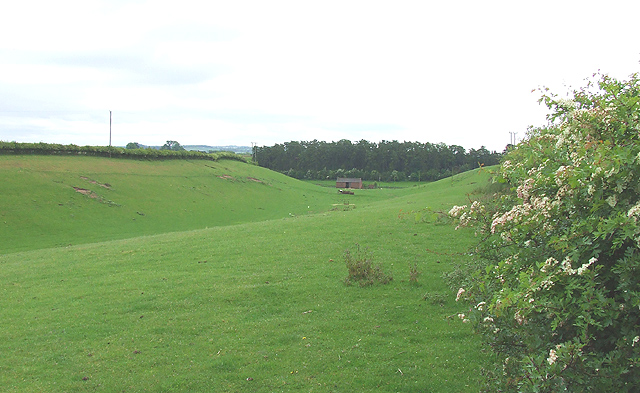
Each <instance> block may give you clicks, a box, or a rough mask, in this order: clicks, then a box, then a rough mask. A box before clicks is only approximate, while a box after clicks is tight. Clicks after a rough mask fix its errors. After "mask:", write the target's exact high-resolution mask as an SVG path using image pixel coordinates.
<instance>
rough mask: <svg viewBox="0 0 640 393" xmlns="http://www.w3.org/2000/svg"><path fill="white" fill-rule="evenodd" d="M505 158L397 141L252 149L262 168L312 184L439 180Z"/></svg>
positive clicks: (481, 151)
mask: <svg viewBox="0 0 640 393" xmlns="http://www.w3.org/2000/svg"><path fill="white" fill-rule="evenodd" d="M501 156H502V153H497V152H495V151H494V152H490V151H489V150H487V149H486V148H485V147H484V146H482V147H481V148H480V149H470V150H468V151H467V150H465V149H464V148H463V147H462V146H457V145H445V144H444V143H438V144H433V143H420V142H406V141H405V142H398V141H397V140H393V141H384V140H383V141H382V142H379V143H375V142H369V141H366V140H360V141H358V142H356V143H352V142H351V141H350V140H347V139H342V140H339V141H337V142H324V141H323V142H320V141H318V140H313V141H309V142H305V141H301V142H296V141H291V142H285V143H282V144H275V145H273V146H261V147H258V146H256V147H254V150H253V158H254V161H256V162H257V163H258V165H260V166H262V167H265V168H269V169H271V170H275V171H278V172H282V173H284V174H286V175H288V176H291V177H294V178H296V179H311V180H325V179H333V178H336V177H356V178H362V179H363V180H370V181H403V180H411V181H434V180H438V179H442V178H445V177H448V176H451V175H453V174H455V173H459V172H463V171H467V170H470V169H474V168H477V167H479V166H481V165H487V166H489V165H495V164H498V163H499V162H500V157H501Z"/></svg>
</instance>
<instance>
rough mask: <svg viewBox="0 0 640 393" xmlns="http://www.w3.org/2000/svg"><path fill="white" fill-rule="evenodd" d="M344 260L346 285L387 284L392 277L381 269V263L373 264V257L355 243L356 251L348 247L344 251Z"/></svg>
mask: <svg viewBox="0 0 640 393" xmlns="http://www.w3.org/2000/svg"><path fill="white" fill-rule="evenodd" d="M344 262H345V264H346V266H347V270H348V272H349V274H348V275H347V277H346V278H345V279H344V283H345V284H346V285H353V284H354V283H357V284H359V285H360V286H361V287H366V286H369V285H374V284H388V283H389V282H390V281H391V280H393V277H391V275H388V274H385V273H384V272H383V271H382V265H380V264H377V265H374V264H373V258H372V257H371V254H370V253H369V250H368V249H366V248H365V249H361V248H360V245H359V244H356V251H355V252H354V253H352V252H351V251H350V250H349V249H347V250H345V252H344Z"/></svg>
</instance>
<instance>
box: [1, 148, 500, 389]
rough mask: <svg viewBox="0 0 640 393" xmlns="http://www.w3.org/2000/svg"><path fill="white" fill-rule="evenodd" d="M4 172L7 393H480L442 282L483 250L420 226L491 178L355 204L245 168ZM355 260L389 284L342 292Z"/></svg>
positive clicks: (75, 166)
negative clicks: (414, 273) (377, 268)
mask: <svg viewBox="0 0 640 393" xmlns="http://www.w3.org/2000/svg"><path fill="white" fill-rule="evenodd" d="M0 162H1V163H2V164H0V165H1V168H2V169H1V171H2V176H3V179H5V178H6V179H7V181H3V186H2V187H3V190H2V191H3V192H2V196H1V197H0V198H2V205H1V206H2V220H3V221H7V224H4V225H5V228H4V229H3V231H4V232H3V233H2V236H3V240H2V242H3V244H2V247H3V249H4V250H7V249H9V250H12V251H13V252H11V253H5V254H2V255H0V266H1V267H2V269H0V282H1V283H2V296H1V297H0V352H1V353H2V354H3V357H2V360H0V386H2V387H3V389H2V390H3V391H6V392H36V391H78V392H82V391H105V392H110V391H133V392H137V391H157V392H164V391H177V392H188V391H212V392H214V391H229V392H245V391H254V392H273V391H318V392H330V391H349V392H350V391H361V392H366V391H371V392H373V391H375V392H380V391H382V392H384V391H388V392H396V391H430V392H450V391H456V392H471V391H478V386H479V380H480V378H481V375H480V363H481V361H482V356H481V354H480V347H479V345H480V344H479V340H478V339H477V337H475V336H473V335H472V334H471V331H470V328H469V326H468V325H466V324H462V323H460V322H459V321H456V320H457V318H456V317H455V315H456V313H457V312H459V311H460V310H458V308H457V304H456V303H455V301H454V295H452V294H451V292H450V290H448V289H447V288H446V287H445V285H444V283H443V281H442V279H441V275H442V273H443V272H445V271H448V270H450V269H451V268H452V264H453V263H454V262H455V261H456V260H457V259H458V258H461V257H462V254H463V253H464V251H465V250H466V247H467V246H468V245H470V244H472V242H473V233H472V232H470V231H466V230H459V231H455V230H454V229H453V228H452V227H451V226H450V225H443V224H440V223H438V222H423V220H422V219H421V218H422V217H423V216H424V214H423V213H425V212H426V211H425V210H424V209H425V207H430V208H432V209H434V210H448V209H449V208H450V207H451V205H453V204H461V203H464V202H465V200H466V197H465V195H466V194H467V193H469V192H472V191H473V190H474V189H476V188H477V187H478V186H479V185H482V184H483V183H484V182H486V179H487V177H488V175H487V173H486V172H482V173H479V172H467V173H463V174H460V175H458V176H456V177H454V178H452V179H446V180H444V181H440V182H436V183H432V184H428V185H425V186H420V187H411V188H407V189H393V190H362V191H356V193H355V195H353V196H345V195H339V194H337V193H336V190H335V189H332V188H326V187H324V188H323V187H318V186H314V185H313V184H309V183H303V182H299V181H296V180H293V179H289V178H286V177H283V176H281V175H278V174H275V173H273V172H269V171H267V170H264V169H261V168H258V167H255V166H251V165H248V164H244V163H240V162H235V161H233V162H232V161H230V162H226V161H221V162H216V163H211V162H206V163H205V162H202V163H200V162H186V161H185V162H176V161H171V162H163V161H159V162H158V161H153V162H151V161H150V162H144V161H129V160H108V159H99V158H88V157H33V156H29V157H0ZM250 178H251V179H250ZM253 179H255V180H253ZM94 182H95V183H94ZM7 186H9V187H8V188H7ZM106 186H108V188H107V187H106ZM73 187H77V188H83V189H86V190H89V191H90V192H87V193H85V194H83V193H80V192H78V191H77V190H76V189H74V188H73ZM7 190H10V192H7ZM91 192H93V193H95V194H96V196H93V194H91ZM354 206H355V208H354ZM139 213H142V214H144V215H141V214H139ZM134 219H135V220H134ZM7 226H12V227H13V228H14V229H15V230H16V231H19V234H14V233H13V232H12V231H11V230H8V229H6V227H7ZM207 226H208V227H209V228H205V227H207ZM198 228H200V229H198ZM163 232H164V233H163ZM168 232H171V233H168ZM154 233H155V234H156V235H153V234H154ZM5 235H10V236H12V238H11V240H10V241H7V240H5V238H4V236H5ZM23 237H30V238H31V239H24V238H23ZM67 239H74V240H73V241H71V240H67ZM107 240H108V241H107ZM67 241H68V242H69V243H71V244H72V246H68V245H67V246H66V247H54V248H45V247H50V246H56V245H60V244H65V243H67ZM13 243H16V244H15V245H14V244H13ZM358 247H359V248H360V249H362V250H364V249H368V250H369V251H368V252H369V255H370V257H371V258H373V260H374V262H375V263H380V264H381V265H382V268H383V269H384V271H385V272H386V273H388V274H391V275H392V276H393V277H394V279H393V281H392V282H391V283H390V284H388V285H379V286H373V287H366V288H360V287H357V286H346V285H344V284H343V280H344V278H345V277H346V272H347V271H346V268H345V264H344V258H343V255H344V251H345V249H350V250H351V251H353V252H356V249H357V248H358ZM27 249H31V251H19V252H16V251H18V250H27ZM5 252H6V251H5ZM410 266H415V267H417V269H418V270H419V271H421V272H422V275H421V276H420V277H419V279H418V282H417V283H412V282H409V277H410ZM425 299H426V301H425Z"/></svg>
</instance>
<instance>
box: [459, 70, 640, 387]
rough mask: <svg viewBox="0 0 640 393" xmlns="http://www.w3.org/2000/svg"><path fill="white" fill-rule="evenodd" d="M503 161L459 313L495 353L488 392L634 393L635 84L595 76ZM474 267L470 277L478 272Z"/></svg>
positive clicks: (547, 99)
mask: <svg viewBox="0 0 640 393" xmlns="http://www.w3.org/2000/svg"><path fill="white" fill-rule="evenodd" d="M569 96H570V97H571V98H570V99H564V98H560V97H558V96H557V95H554V94H551V93H549V91H548V90H542V98H541V100H540V101H541V102H543V103H544V104H546V106H547V107H548V108H549V109H550V110H551V115H550V116H549V120H550V121H549V124H548V125H547V126H545V127H541V128H535V129H534V128H532V129H530V130H529V132H528V135H527V138H526V139H525V140H524V141H523V142H521V143H520V144H519V145H518V146H517V147H516V148H515V149H513V150H512V151H511V152H509V153H508V154H507V155H506V156H505V157H504V160H503V162H502V164H501V166H500V169H499V170H498V173H497V177H496V179H497V181H501V182H506V183H507V184H509V185H510V186H511V188H510V190H509V191H507V192H504V193H502V194H499V195H496V198H495V199H494V200H493V202H491V203H489V202H487V201H483V202H479V201H473V202H472V203H470V204H469V205H467V206H456V207H454V208H453V209H451V211H450V215H451V216H454V217H455V218H456V220H457V224H458V226H459V227H465V226H466V227H469V226H472V227H475V229H476V231H477V233H478V236H479V238H480V239H481V241H480V242H479V244H478V246H477V248H476V249H475V250H474V252H473V255H474V260H473V261H469V266H471V267H470V268H469V269H468V270H467V274H468V276H467V280H466V284H465V285H464V286H463V287H462V288H460V289H459V290H458V296H457V299H458V300H459V302H465V301H466V302H468V303H469V306H468V308H466V309H465V310H461V311H463V312H461V313H460V315H459V316H460V318H461V319H462V320H463V321H464V322H468V323H471V324H473V326H474V327H475V330H476V331H477V332H479V333H481V334H482V335H483V337H484V338H485V342H486V343H487V345H488V346H489V347H490V348H491V349H492V351H493V353H494V354H495V360H496V361H495V364H493V365H491V366H489V367H487V369H486V372H487V386H486V389H487V390H488V391H504V392H556V391H570V392H605V391H616V392H637V391H640V222H639V220H640V120H639V117H640V116H639V115H640V81H639V79H638V75H637V74H634V75H631V76H630V77H629V79H628V80H626V81H619V80H616V79H614V78H612V77H609V76H607V75H602V74H594V76H593V78H591V79H590V80H589V81H588V83H587V84H586V86H585V87H583V88H580V89H578V90H574V91H572V92H571V94H570V95H569ZM479 264H480V265H482V266H483V267H484V269H480V271H478V269H477V267H478V265H479Z"/></svg>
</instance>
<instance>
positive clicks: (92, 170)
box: [0, 155, 415, 254]
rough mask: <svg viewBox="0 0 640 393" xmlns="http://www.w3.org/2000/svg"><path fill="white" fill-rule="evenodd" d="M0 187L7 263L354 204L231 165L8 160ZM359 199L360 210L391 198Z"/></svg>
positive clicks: (2, 159) (2, 161)
mask: <svg viewBox="0 0 640 393" xmlns="http://www.w3.org/2000/svg"><path fill="white" fill-rule="evenodd" d="M0 178H2V182H1V185H0V189H1V192H0V254H2V253H7V252H13V251H21V250H29V249H35V248H47V247H54V246H68V245H74V244H82V243H90V242H96V241H105V240H114V239H124V238H129V237H136V236H142V235H153V234H160V233H166V232H177V231H185V230H192V229H201V228H207V227H214V226H224V225H231V224H239V223H244V222H255V221H263V220H270V219H275V218H283V217H289V216H299V215H305V214H310V213H314V212H323V211H328V210H331V209H335V208H336V206H337V205H340V204H344V202H345V201H346V200H347V197H346V196H344V195H339V194H337V192H336V190H335V189H332V188H321V187H317V186H314V185H312V184H309V183H304V182H300V181H297V180H294V179H291V178H289V177H287V176H284V175H282V174H278V173H275V172H272V171H270V170H267V169H264V168H260V167H258V166H254V165H250V164H246V163H243V162H239V161H233V160H220V161H217V162H214V161H204V160H193V161H190V160H167V161H142V160H140V161H138V160H130V159H109V158H102V157H78V156H71V157H64V156H63V157H60V156H32V155H24V156H0ZM414 191H415V190H413V191H412V190H409V191H406V192H414ZM358 194H359V195H357V196H355V197H352V198H355V199H356V200H358V203H359V204H362V203H364V202H368V201H370V200H376V199H385V198H387V197H390V196H391V194H390V193H389V192H386V191H385V190H378V192H369V193H365V192H362V193H358ZM393 195H395V194H393Z"/></svg>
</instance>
